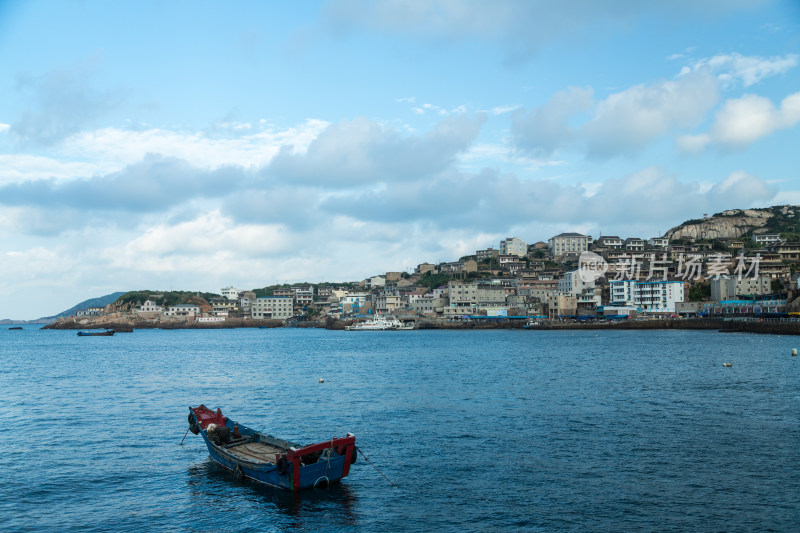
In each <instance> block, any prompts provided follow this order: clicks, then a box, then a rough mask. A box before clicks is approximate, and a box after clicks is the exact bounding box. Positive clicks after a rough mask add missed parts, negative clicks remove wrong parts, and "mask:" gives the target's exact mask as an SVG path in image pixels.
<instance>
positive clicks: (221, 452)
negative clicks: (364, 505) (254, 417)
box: [189, 406, 356, 491]
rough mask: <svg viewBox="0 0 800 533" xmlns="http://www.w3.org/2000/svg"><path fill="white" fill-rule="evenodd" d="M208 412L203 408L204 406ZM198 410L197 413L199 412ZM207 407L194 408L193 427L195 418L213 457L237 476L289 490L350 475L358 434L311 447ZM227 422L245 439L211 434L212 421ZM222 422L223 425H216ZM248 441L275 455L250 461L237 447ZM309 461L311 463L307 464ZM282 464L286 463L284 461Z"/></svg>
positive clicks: (304, 487) (312, 485)
mask: <svg viewBox="0 0 800 533" xmlns="http://www.w3.org/2000/svg"><path fill="white" fill-rule="evenodd" d="M201 408H202V409H206V411H200V409H201ZM196 410H197V412H196ZM205 413H211V411H210V410H208V409H207V408H205V406H200V407H198V408H195V409H192V408H190V417H189V422H190V428H191V427H192V426H191V424H192V421H194V424H195V426H194V429H193V431H195V430H197V433H199V434H200V436H202V437H203V441H204V442H205V444H206V447H207V448H208V454H209V456H210V457H211V459H212V460H213V461H214V462H215V463H217V464H218V465H220V466H221V467H223V468H225V469H227V470H229V471H231V472H233V473H234V474H235V475H236V476H237V477H241V478H246V479H250V480H253V481H255V482H258V483H263V484H264V485H269V486H271V487H277V488H281V489H286V490H293V491H297V490H302V489H307V488H313V487H321V486H327V485H329V484H331V483H335V482H337V481H339V480H340V479H342V478H343V477H345V476H347V474H348V473H349V469H350V465H351V464H352V463H353V462H354V459H355V454H356V448H355V436H353V435H350V434H348V435H347V437H344V438H339V439H331V440H330V441H324V442H321V443H318V444H313V445H310V446H305V447H303V446H300V445H298V444H295V443H292V442H289V441H284V440H281V439H277V438H275V437H272V436H270V435H265V434H263V433H260V432H258V431H255V430H253V429H251V428H248V427H247V426H243V425H241V424H238V423H236V422H234V421H233V420H231V419H229V418H227V417H222V413H221V412H219V411H217V413H218V414H217V415H214V416H215V417H216V418H213V419H212V418H210V416H211V415H208V414H205ZM212 422H213V423H214V424H215V425H222V424H224V426H225V427H227V428H228V429H229V430H230V431H231V433H232V432H233V430H234V426H236V427H237V429H238V431H239V432H240V433H241V437H242V440H241V441H239V442H233V443H231V444H227V445H225V444H223V445H220V444H217V443H216V442H214V440H212V439H211V438H210V437H209V434H208V427H209V424H211V423H212ZM216 422H220V423H221V424H216ZM246 443H256V445H259V444H263V445H265V446H270V447H272V448H274V449H275V451H276V452H277V453H275V457H274V458H272V457H267V456H266V455H264V456H262V457H260V460H258V461H252V460H247V459H246V458H245V457H243V455H244V454H241V453H237V452H236V447H237V446H239V445H242V444H246ZM306 462H308V463H309V464H305V463H306ZM281 463H282V464H281Z"/></svg>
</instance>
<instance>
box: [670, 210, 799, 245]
mask: <svg viewBox="0 0 800 533" xmlns="http://www.w3.org/2000/svg"><path fill="white" fill-rule="evenodd" d="M754 233H755V234H759V233H780V234H781V235H782V236H783V238H784V239H786V240H797V237H798V236H800V206H793V205H780V206H773V207H765V208H761V209H729V210H727V211H723V212H721V213H716V214H714V215H712V216H710V217H706V218H703V219H695V220H687V221H686V222H684V223H683V224H680V225H679V226H675V227H674V228H672V229H671V230H669V231H668V232H667V233H665V234H664V237H667V238H668V239H670V240H674V239H683V238H692V239H738V238H741V237H746V236H750V235H752V234H754Z"/></svg>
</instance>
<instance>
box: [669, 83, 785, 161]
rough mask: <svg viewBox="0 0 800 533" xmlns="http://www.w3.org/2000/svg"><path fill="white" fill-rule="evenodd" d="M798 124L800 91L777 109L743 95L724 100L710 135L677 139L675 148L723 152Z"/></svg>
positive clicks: (768, 101) (743, 146) (764, 100)
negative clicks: (714, 146) (712, 147)
mask: <svg viewBox="0 0 800 533" xmlns="http://www.w3.org/2000/svg"><path fill="white" fill-rule="evenodd" d="M798 122H800V92H797V93H794V94H791V95H789V96H787V97H786V98H784V99H783V101H782V102H781V104H780V107H776V106H775V104H773V103H772V101H771V100H769V99H768V98H764V97H763V96H758V95H754V94H745V95H743V96H742V97H740V98H734V99H730V100H727V101H726V102H725V103H724V104H723V106H722V107H721V108H720V110H719V111H717V113H716V115H715V117H714V123H713V124H712V126H711V129H710V132H709V133H701V134H697V135H686V136H683V137H680V138H678V147H679V148H680V149H681V150H683V151H685V152H689V153H697V152H700V151H702V150H703V149H705V148H706V147H707V146H711V145H716V146H718V147H720V148H723V149H726V150H738V149H742V148H746V147H747V146H749V145H750V144H752V143H754V142H756V141H758V140H759V139H762V138H764V137H766V136H768V135H770V134H772V133H774V132H775V131H778V130H782V129H787V128H791V127H793V126H795V125H796V124H797V123H798Z"/></svg>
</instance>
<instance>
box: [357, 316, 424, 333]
mask: <svg viewBox="0 0 800 533" xmlns="http://www.w3.org/2000/svg"><path fill="white" fill-rule="evenodd" d="M414 327H415V326H414V324H413V323H412V324H405V323H403V322H401V321H400V320H398V319H396V318H386V317H385V316H383V315H378V316H376V317H375V318H371V319H370V320H365V321H364V322H357V323H355V324H353V325H351V326H346V327H345V328H344V329H346V330H347V331H386V330H407V329H414Z"/></svg>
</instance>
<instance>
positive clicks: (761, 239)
mask: <svg viewBox="0 0 800 533" xmlns="http://www.w3.org/2000/svg"><path fill="white" fill-rule="evenodd" d="M780 240H781V236H780V234H778V233H754V234H753V242H754V243H756V244H763V245H767V244H773V243H776V242H780Z"/></svg>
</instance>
